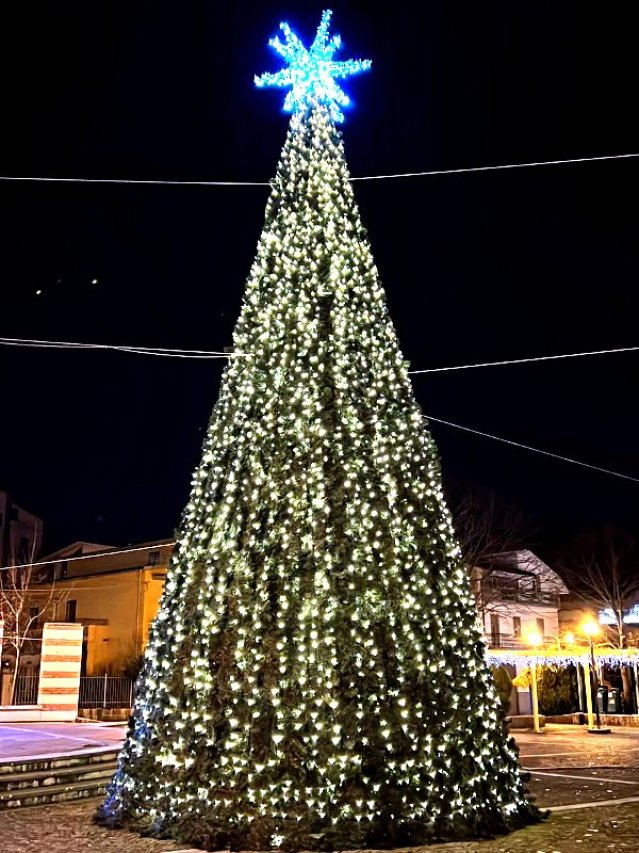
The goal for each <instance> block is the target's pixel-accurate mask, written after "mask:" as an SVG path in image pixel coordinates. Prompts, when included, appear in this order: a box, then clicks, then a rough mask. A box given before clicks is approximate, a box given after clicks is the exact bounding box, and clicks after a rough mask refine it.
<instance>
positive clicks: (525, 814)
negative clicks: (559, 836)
mask: <svg viewBox="0 0 639 853" xmlns="http://www.w3.org/2000/svg"><path fill="white" fill-rule="evenodd" d="M488 812H489V813H487V814H485V815H480V814H477V815H474V816H473V818H472V820H470V819H462V818H456V819H453V820H448V821H441V822H428V821H404V822H402V823H399V822H395V821H388V820H384V819H382V818H379V819H378V820H377V821H374V822H370V823H368V825H366V826H363V825H362V823H357V822H356V821H351V820H347V821H343V822H342V823H340V824H337V825H330V826H326V825H325V824H320V823H319V822H318V825H310V824H308V823H306V825H304V823H303V822H298V821H291V820H289V821H281V820H278V821H275V820H273V819H266V818H257V819H256V820H254V821H251V822H250V823H246V824H242V825H241V826H229V825H223V824H221V823H218V822H216V821H212V820H211V819H210V818H206V817H204V816H195V815H193V816H189V817H184V818H182V819H180V820H178V821H177V822H176V823H174V824H172V825H170V826H165V827H162V828H159V827H151V826H142V825H141V824H140V822H137V821H128V820H122V821H120V820H117V819H115V820H114V819H113V818H112V817H110V816H109V815H107V814H105V812H104V811H103V810H102V809H100V810H99V811H98V813H97V814H96V816H95V822H96V823H98V824H100V825H103V826H109V827H111V828H120V829H125V830H129V831H132V832H137V833H138V834H140V835H145V836H147V837H148V836H151V837H154V838H158V839H171V840H174V841H177V842H179V843H181V844H188V845H189V846H197V847H199V848H201V849H203V850H209V851H218V850H220V851H221V850H229V849H230V850H232V851H239V850H251V851H273V849H274V848H276V849H280V850H283V851H286V853H296V851H299V850H308V851H321V853H329V851H336V850H361V849H367V850H383V849H392V848H401V847H415V846H421V845H426V844H433V843H443V842H454V841H457V842H459V841H473V840H480V839H489V838H494V837H496V836H503V835H508V834H509V833H511V832H513V831H516V830H518V829H522V828H523V827H525V826H528V825H530V824H534V823H539V822H540V821H542V820H544V819H545V818H546V817H547V815H548V812H544V813H542V812H541V811H540V810H539V809H537V807H536V806H534V805H532V804H531V803H528V804H527V805H526V806H525V807H523V808H521V809H520V810H519V811H518V812H517V813H515V814H513V815H511V816H509V818H508V819H505V818H503V817H502V816H501V815H497V814H495V813H490V810H488Z"/></svg>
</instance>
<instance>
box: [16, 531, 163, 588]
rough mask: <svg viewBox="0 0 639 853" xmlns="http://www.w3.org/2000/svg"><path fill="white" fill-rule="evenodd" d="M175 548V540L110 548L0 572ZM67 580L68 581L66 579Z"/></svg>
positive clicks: (19, 566)
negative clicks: (131, 546) (132, 546)
mask: <svg viewBox="0 0 639 853" xmlns="http://www.w3.org/2000/svg"><path fill="white" fill-rule="evenodd" d="M174 546H175V542H174V541H173V540H169V541H168V542H159V543H151V544H150V545H139V546H136V547H135V548H116V547H114V548H109V549H108V550H107V551H96V552H95V553H92V554H78V555H77V556H72V555H70V556H67V557H64V556H62V557H56V559H55V560H35V561H34V562H33V563H20V564H19V565H16V566H0V572H8V571H10V570H11V569H33V568H37V567H39V566H53V565H55V564H56V563H66V562H69V563H76V562H78V561H79V560H98V559H99V558H100V557H112V556H114V555H115V554H118V555H120V554H135V553H138V552H140V551H159V550H161V549H162V548H173V547H174ZM124 568H129V567H128V566H124ZM81 579H82V578H76V580H81ZM65 580H66V579H65Z"/></svg>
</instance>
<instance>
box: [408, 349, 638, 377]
mask: <svg viewBox="0 0 639 853" xmlns="http://www.w3.org/2000/svg"><path fill="white" fill-rule="evenodd" d="M637 351H639V347H618V348H617V349H600V350H591V351H589V352H569V353H562V354H560V355H538V356H534V357H531V358H510V359H507V360H506V361H482V362H477V363H475V364H455V365H453V366H451V367H430V368H426V369H425V370H409V371H408V373H409V374H410V375H411V376H415V375H417V374H419V373H444V372H447V371H448V372H449V371H452V370H468V369H469V368H471V367H502V366H504V365H507V364H532V363H533V362H536V361H558V360H559V359H563V358H582V357H583V356H587V355H611V354H613V353H620V352H637Z"/></svg>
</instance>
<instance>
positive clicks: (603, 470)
mask: <svg viewBox="0 0 639 853" xmlns="http://www.w3.org/2000/svg"><path fill="white" fill-rule="evenodd" d="M424 417H425V418H426V419H427V420H429V421H433V422H434V423H436V424H444V425H445V426H449V427H454V428H455V429H461V430H463V431H464V432H472V433H474V434H475V435H481V436H482V437H483V438H492V439H494V440H495V441H502V442H503V443H504V444H510V445H512V446H513V447H519V448H521V449H522V450H532V451H533V452H534V453H541V454H542V455H543V456H550V457H551V458H552V459H559V460H560V461H561V462H571V463H572V464H573V465H581V466H582V467H584V468H591V469H592V470H593V471H599V472H600V473H602V474H610V475H611V476H613V477H621V479H623V480H630V481H631V482H633V483H639V477H631V476H630V475H629V474H622V473H620V472H619V471H612V470H610V468H601V467H600V466H599V465H591V464H590V463H589V462H582V461H581V460H579V459H572V458H571V457H569V456H561V455H560V454H559V453H551V452H550V451H549V450H540V448H538V447H531V446H530V445H529V444H522V443H521V442H519V441H512V440H511V439H509V438H502V437H501V436H499V435H491V434H490V433H489V432H481V430H478V429H472V428H471V427H467V426H462V425H461V424H454V423H452V422H451V421H444V420H442V419H441V418H434V417H433V416H432V415H424Z"/></svg>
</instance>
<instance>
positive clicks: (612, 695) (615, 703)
mask: <svg viewBox="0 0 639 853" xmlns="http://www.w3.org/2000/svg"><path fill="white" fill-rule="evenodd" d="M622 705H623V697H622V695H621V690H619V688H618V687H611V688H610V690H609V691H608V713H609V714H621V713H622V711H623V708H622Z"/></svg>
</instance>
